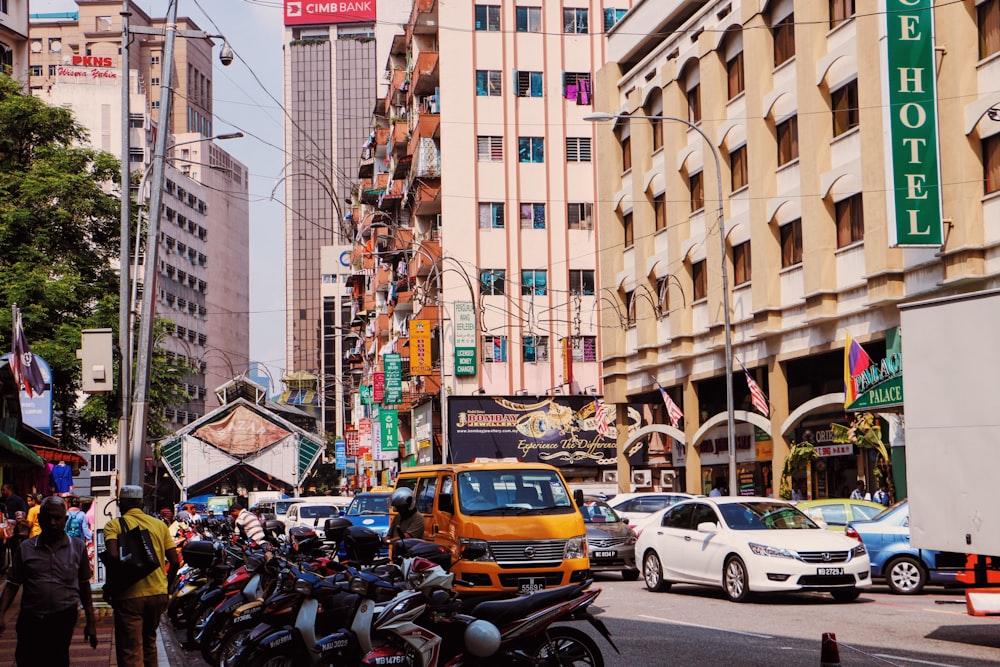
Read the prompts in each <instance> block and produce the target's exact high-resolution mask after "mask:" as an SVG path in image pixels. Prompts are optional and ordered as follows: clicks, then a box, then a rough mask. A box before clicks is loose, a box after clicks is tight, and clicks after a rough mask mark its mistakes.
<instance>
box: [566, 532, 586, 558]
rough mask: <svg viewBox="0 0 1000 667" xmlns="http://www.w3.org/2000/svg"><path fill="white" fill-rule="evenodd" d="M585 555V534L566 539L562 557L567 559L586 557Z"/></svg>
mask: <svg viewBox="0 0 1000 667" xmlns="http://www.w3.org/2000/svg"><path fill="white" fill-rule="evenodd" d="M586 557H587V536H586V535H578V536H576V537H571V538H569V539H568V540H566V549H565V550H564V551H563V558H564V559H566V560H569V559H571V558H586Z"/></svg>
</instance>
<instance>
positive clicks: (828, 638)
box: [819, 632, 840, 667]
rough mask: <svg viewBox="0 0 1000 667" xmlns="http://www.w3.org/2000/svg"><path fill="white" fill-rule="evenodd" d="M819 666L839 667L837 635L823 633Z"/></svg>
mask: <svg viewBox="0 0 1000 667" xmlns="http://www.w3.org/2000/svg"><path fill="white" fill-rule="evenodd" d="M819 664H820V667H840V648H839V647H838V646H837V635H836V634H834V633H832V632H824V633H823V647H822V648H821V649H820V654H819Z"/></svg>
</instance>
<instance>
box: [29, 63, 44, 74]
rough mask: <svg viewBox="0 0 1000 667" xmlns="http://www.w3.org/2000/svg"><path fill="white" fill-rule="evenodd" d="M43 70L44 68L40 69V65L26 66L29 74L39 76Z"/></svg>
mask: <svg viewBox="0 0 1000 667" xmlns="http://www.w3.org/2000/svg"><path fill="white" fill-rule="evenodd" d="M43 71H44V70H43V69H42V66H41V65H31V66H30V67H29V68H28V74H29V75H30V76H41V75H42V72H43Z"/></svg>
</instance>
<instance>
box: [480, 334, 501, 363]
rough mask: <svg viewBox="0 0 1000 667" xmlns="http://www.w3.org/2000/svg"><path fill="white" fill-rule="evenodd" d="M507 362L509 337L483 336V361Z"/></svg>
mask: <svg viewBox="0 0 1000 667" xmlns="http://www.w3.org/2000/svg"><path fill="white" fill-rule="evenodd" d="M506 362H507V337H506V336H490V335H486V336H483V363H484V364H503V363H506Z"/></svg>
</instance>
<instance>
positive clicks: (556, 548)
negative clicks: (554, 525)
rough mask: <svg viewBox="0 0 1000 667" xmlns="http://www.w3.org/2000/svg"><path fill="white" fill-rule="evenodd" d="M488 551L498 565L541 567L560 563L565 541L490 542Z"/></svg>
mask: <svg viewBox="0 0 1000 667" xmlns="http://www.w3.org/2000/svg"><path fill="white" fill-rule="evenodd" d="M490 551H491V552H492V553H493V557H494V558H495V559H496V561H497V563H499V564H500V565H525V566H531V565H543V564H546V563H553V562H556V563H559V562H562V559H563V554H564V553H566V540H516V541H513V540H512V541H505V542H490Z"/></svg>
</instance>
